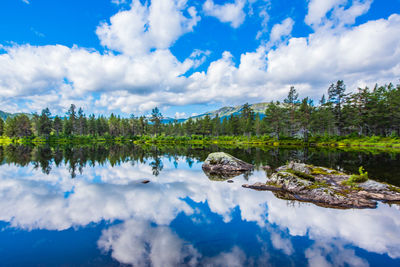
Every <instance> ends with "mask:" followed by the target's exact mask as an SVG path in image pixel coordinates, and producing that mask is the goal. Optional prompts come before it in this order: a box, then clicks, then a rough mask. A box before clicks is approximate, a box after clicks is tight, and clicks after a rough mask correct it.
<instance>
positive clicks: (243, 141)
mask: <svg viewBox="0 0 400 267" xmlns="http://www.w3.org/2000/svg"><path fill="white" fill-rule="evenodd" d="M12 143H15V144H41V143H57V144H85V143H135V144H172V145H173V144H181V145H185V144H188V145H211V144H215V145H229V146H283V147H285V146H302V147H307V146H312V147H329V148H340V149H378V150H396V151H397V150H398V151H399V152H400V138H398V137H379V136H372V137H350V136H347V137H346V136H345V137H311V138H310V139H309V142H308V143H305V142H304V141H303V140H302V139H296V138H281V139H280V140H277V139H275V138H271V137H269V136H251V137H247V136H218V137H210V136H204V137H203V136H199V135H192V136H163V135H161V136H132V137H112V136H102V137H99V136H97V137H94V136H68V137H56V136H50V137H48V138H43V137H26V138H9V137H0V145H7V144H12Z"/></svg>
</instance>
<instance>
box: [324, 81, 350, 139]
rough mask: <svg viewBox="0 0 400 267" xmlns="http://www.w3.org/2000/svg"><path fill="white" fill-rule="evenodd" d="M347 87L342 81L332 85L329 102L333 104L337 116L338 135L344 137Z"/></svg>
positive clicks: (329, 90)
mask: <svg viewBox="0 0 400 267" xmlns="http://www.w3.org/2000/svg"><path fill="white" fill-rule="evenodd" d="M345 91H346V86H345V84H344V82H343V81H342V80H339V81H337V82H336V84H333V83H332V84H331V85H330V86H329V89H328V96H329V102H331V103H333V105H334V108H333V114H334V115H335V123H336V126H337V130H338V134H339V135H342V132H343V126H344V118H343V116H342V105H343V103H344V102H345V97H346V94H345Z"/></svg>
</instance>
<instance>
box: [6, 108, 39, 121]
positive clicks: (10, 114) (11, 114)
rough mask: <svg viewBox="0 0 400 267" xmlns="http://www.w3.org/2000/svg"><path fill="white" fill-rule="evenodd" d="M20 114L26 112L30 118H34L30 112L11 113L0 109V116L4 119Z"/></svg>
mask: <svg viewBox="0 0 400 267" xmlns="http://www.w3.org/2000/svg"><path fill="white" fill-rule="evenodd" d="M19 114H25V115H26V116H28V117H29V118H32V114H29V113H9V112H5V111H2V110H0V118H2V119H3V120H6V119H7V118H8V117H15V116H17V115H19Z"/></svg>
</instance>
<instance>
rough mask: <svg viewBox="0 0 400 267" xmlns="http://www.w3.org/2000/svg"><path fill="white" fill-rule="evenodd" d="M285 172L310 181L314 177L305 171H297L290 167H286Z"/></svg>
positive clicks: (313, 179)
mask: <svg viewBox="0 0 400 267" xmlns="http://www.w3.org/2000/svg"><path fill="white" fill-rule="evenodd" d="M285 172H288V173H291V174H294V175H296V176H297V177H299V178H301V179H304V180H308V181H311V182H315V178H314V177H313V176H312V175H309V174H307V173H304V172H299V171H296V170H292V169H287V170H285Z"/></svg>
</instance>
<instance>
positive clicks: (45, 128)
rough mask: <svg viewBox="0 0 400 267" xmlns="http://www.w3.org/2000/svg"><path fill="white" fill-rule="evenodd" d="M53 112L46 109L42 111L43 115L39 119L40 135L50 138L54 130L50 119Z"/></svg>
mask: <svg viewBox="0 0 400 267" xmlns="http://www.w3.org/2000/svg"><path fill="white" fill-rule="evenodd" d="M50 116H51V112H50V110H49V108H45V109H43V110H42V114H41V115H40V117H39V121H38V122H39V124H38V126H37V127H38V134H39V135H44V136H46V137H48V136H49V135H50V133H51V130H52V128H53V127H52V124H53V123H52V120H51V118H50Z"/></svg>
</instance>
